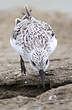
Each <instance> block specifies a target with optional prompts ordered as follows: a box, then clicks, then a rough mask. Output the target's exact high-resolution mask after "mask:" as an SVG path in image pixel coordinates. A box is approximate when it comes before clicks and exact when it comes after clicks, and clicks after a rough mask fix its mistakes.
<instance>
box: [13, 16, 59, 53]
mask: <svg viewBox="0 0 72 110" xmlns="http://www.w3.org/2000/svg"><path fill="white" fill-rule="evenodd" d="M12 38H13V39H14V44H13V45H15V46H14V48H16V50H17V51H18V52H20V53H21V52H22V53H30V52H31V51H32V50H33V49H34V48H44V49H46V50H47V51H48V53H49V55H50V54H51V53H52V52H53V51H54V50H55V48H56V46H57V40H56V38H55V35H54V31H53V29H52V28H51V26H50V25H48V24H47V23H45V22H43V21H40V20H37V19H35V18H34V17H30V18H28V17H26V16H25V17H23V18H22V20H21V22H20V23H18V24H17V25H16V26H15V28H14V30H13V33H12Z"/></svg>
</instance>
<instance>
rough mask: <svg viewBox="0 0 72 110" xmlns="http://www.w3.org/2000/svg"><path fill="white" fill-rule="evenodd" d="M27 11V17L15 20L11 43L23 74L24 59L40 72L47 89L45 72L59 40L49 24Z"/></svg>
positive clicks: (24, 70)
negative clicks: (18, 57)
mask: <svg viewBox="0 0 72 110" xmlns="http://www.w3.org/2000/svg"><path fill="white" fill-rule="evenodd" d="M25 9H26V13H25V15H24V16H23V17H22V18H21V19H20V18H16V20H15V27H14V29H13V32H12V35H11V37H10V43H11V46H12V47H13V48H14V49H15V50H16V51H17V52H18V53H19V55H20V64H21V72H24V74H26V68H25V63H24V59H27V60H28V61H29V63H30V65H31V67H32V69H34V70H35V71H38V72H39V74H40V77H41V80H42V85H43V88H45V72H46V70H47V68H48V66H49V56H50V55H51V54H52V53H53V51H54V50H55V49H56V46H57V39H56V37H55V33H54V31H53V29H52V28H51V26H50V25H49V24H47V23H46V22H44V21H41V20H38V19H36V18H35V17H33V16H32V15H31V10H29V9H28V8H27V7H25Z"/></svg>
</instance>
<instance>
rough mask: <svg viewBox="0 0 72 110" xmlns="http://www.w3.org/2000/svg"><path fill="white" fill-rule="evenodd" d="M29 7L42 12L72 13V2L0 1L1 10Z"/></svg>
mask: <svg viewBox="0 0 72 110" xmlns="http://www.w3.org/2000/svg"><path fill="white" fill-rule="evenodd" d="M25 5H29V6H30V7H33V8H36V9H40V10H42V11H48V10H50V11H62V12H72V0H0V9H1V10H5V9H9V8H17V7H18V8H19V7H21V8H22V7H24V6H25Z"/></svg>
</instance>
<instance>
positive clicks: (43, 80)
mask: <svg viewBox="0 0 72 110" xmlns="http://www.w3.org/2000/svg"><path fill="white" fill-rule="evenodd" d="M39 73H40V77H41V80H42V85H43V88H44V89H45V72H44V71H43V70H40V71H39Z"/></svg>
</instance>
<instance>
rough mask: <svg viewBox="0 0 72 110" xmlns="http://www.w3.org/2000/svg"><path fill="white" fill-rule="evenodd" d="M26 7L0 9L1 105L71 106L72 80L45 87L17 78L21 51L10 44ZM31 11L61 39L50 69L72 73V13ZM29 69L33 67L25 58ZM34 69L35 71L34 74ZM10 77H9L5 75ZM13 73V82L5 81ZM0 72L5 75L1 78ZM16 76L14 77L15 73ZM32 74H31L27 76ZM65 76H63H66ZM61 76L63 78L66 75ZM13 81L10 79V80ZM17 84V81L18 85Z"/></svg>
mask: <svg viewBox="0 0 72 110" xmlns="http://www.w3.org/2000/svg"><path fill="white" fill-rule="evenodd" d="M22 12H23V9H16V10H10V11H0V82H1V80H2V81H4V85H2V84H1V83H0V109H1V110H72V82H71V81H72V80H70V81H69V80H68V79H66V80H67V83H66V84H63V83H62V84H61V85H58V86H57V87H51V88H50V87H47V86H46V90H45V91H43V88H42V87H41V85H40V86H38V83H39V82H38V83H37V85H36V86H35V85H30V84H29V85H28V86H25V85H23V81H22V82H18V83H16V81H17V79H16V78H17V77H16V76H18V77H21V76H22V75H21V73H20V64H19V60H20V59H19V55H18V54H17V53H16V52H15V51H14V50H13V49H12V48H11V46H10V42H9V39H10V36H11V32H12V30H13V27H14V22H15V18H16V17H21V16H22ZM32 15H33V16H35V17H36V18H38V19H41V20H44V21H46V22H47V23H48V24H50V25H51V26H52V27H53V29H54V31H55V33H56V38H57V40H58V46H57V49H56V51H55V52H54V53H53V55H52V56H51V57H50V61H51V62H50V66H49V68H48V71H49V72H53V73H57V74H58V76H60V75H67V76H69V75H70V77H71V73H72V17H71V15H70V14H68V13H61V12H46V13H43V12H39V11H37V10H33V11H32ZM26 67H27V73H33V75H35V74H36V73H35V72H34V71H32V70H31V68H30V65H29V64H28V62H27V61H26ZM34 73H35V74H34ZM5 74H6V75H7V77H6V75H5ZM10 74H12V79H11V82H12V80H13V78H14V79H16V81H15V82H14V83H15V84H13V85H11V84H10V85H5V84H6V82H7V81H8V76H9V75H10ZM1 76H2V77H3V79H1ZM13 76H14V77H13ZM28 77H29V76H28ZM63 77H64V76H63ZM63 77H62V78H63ZM11 82H10V83H11ZM16 84H17V85H16Z"/></svg>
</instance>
